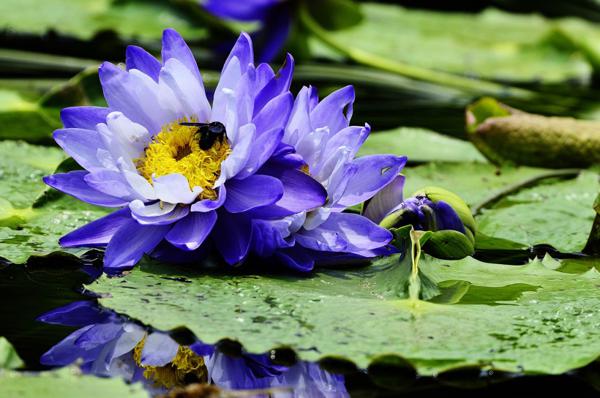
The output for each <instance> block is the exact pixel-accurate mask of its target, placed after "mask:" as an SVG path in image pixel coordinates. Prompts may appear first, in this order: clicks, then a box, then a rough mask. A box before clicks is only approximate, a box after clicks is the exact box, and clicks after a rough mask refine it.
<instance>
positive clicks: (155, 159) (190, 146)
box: [137, 121, 231, 199]
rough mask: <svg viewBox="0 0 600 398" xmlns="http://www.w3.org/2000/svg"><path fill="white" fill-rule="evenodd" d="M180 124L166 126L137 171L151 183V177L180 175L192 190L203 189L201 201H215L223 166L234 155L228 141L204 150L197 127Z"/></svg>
mask: <svg viewBox="0 0 600 398" xmlns="http://www.w3.org/2000/svg"><path fill="white" fill-rule="evenodd" d="M179 123H180V121H176V122H174V123H171V124H168V125H166V126H164V127H163V129H162V131H161V132H160V133H158V134H157V135H156V136H155V137H154V139H153V140H152V142H151V143H150V145H148V147H147V148H146V151H145V156H144V157H143V158H141V159H138V160H137V169H138V171H139V172H140V174H141V175H142V176H143V177H144V178H146V179H147V180H148V181H149V182H150V183H151V184H152V176H154V177H160V176H164V175H167V174H172V173H179V174H181V175H183V176H185V177H186V178H187V180H188V183H189V184H190V189H192V188H194V187H196V186H198V187H201V188H202V192H201V193H200V195H199V199H216V198H217V193H216V191H215V189H214V188H213V186H214V184H215V181H217V179H218V178H219V174H220V173H221V163H222V162H223V160H225V159H226V158H227V156H229V154H230V153H231V148H230V146H229V142H227V139H226V138H225V139H224V140H223V142H222V143H221V142H220V141H219V140H216V141H215V143H214V144H213V145H212V146H211V147H210V148H209V149H207V150H204V149H201V148H200V145H199V143H198V140H199V138H200V137H199V135H198V134H197V131H198V127H194V126H182V125H180V124H179Z"/></svg>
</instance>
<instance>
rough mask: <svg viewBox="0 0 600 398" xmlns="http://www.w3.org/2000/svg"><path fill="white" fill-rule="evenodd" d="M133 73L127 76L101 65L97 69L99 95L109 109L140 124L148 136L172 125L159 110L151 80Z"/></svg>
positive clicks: (165, 112) (169, 117)
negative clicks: (100, 90)
mask: <svg viewBox="0 0 600 398" xmlns="http://www.w3.org/2000/svg"><path fill="white" fill-rule="evenodd" d="M135 72H136V71H135V70H132V71H131V72H126V71H124V70H122V69H120V68H119V67H117V66H115V65H113V64H111V63H110V62H104V63H103V64H102V65H100V68H99V69H98V76H99V77H100V82H101V84H102V91H103V92H104V98H105V99H106V102H107V103H108V106H109V107H110V108H111V109H113V110H115V111H119V112H122V113H123V114H124V115H125V116H126V117H127V118H128V119H129V120H131V121H133V122H136V123H139V124H141V125H142V126H144V127H145V128H146V129H147V130H148V131H150V132H153V133H154V132H158V131H160V130H161V128H162V125H163V124H164V123H167V122H171V121H173V120H172V119H173V114H172V113H171V112H170V111H168V110H165V109H163V107H161V106H160V98H159V96H160V94H161V93H160V90H159V87H158V84H157V83H156V82H155V81H153V80H152V78H151V77H149V76H147V75H145V74H143V73H141V72H138V73H135Z"/></svg>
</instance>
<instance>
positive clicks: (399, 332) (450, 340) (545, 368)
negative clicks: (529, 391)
mask: <svg viewBox="0 0 600 398" xmlns="http://www.w3.org/2000/svg"><path fill="white" fill-rule="evenodd" d="M411 257H412V256H411V254H410V252H409V253H407V254H406V256H405V257H404V259H403V260H401V261H393V259H394V258H391V259H390V258H388V259H384V260H382V261H380V262H378V263H375V264H374V265H373V266H371V267H366V268H362V269H358V270H320V271H318V272H315V273H314V274H313V275H311V276H307V277H292V276H285V275H266V276H265V275H262V276H259V275H254V274H233V275H232V273H231V271H230V270H228V271H225V272H223V273H215V272H204V271H202V270H201V269H200V268H194V267H188V268H181V267H175V266H170V265H165V264H158V263H153V262H144V263H143V264H142V265H141V266H140V267H138V268H136V269H134V270H133V271H132V272H131V273H130V274H128V275H127V277H125V278H108V277H102V278H101V279H99V280H98V281H96V282H95V283H94V284H92V285H91V286H90V288H91V289H92V290H93V291H95V292H97V293H102V294H103V295H102V298H101V299H100V302H101V303H102V304H103V305H104V306H107V307H109V308H112V309H114V310H116V311H118V312H121V313H123V314H126V315H129V316H131V317H133V318H136V319H138V320H141V321H143V322H145V323H148V324H151V325H153V326H155V327H157V328H159V329H163V330H170V329H173V328H176V327H179V326H186V327H188V328H189V329H190V330H191V331H193V332H194V333H195V334H196V336H197V337H198V338H200V339H202V340H203V341H205V342H207V343H216V342H217V341H219V340H221V339H225V338H228V339H233V340H237V341H239V342H240V343H241V344H243V345H244V347H245V348H246V349H247V350H249V351H250V352H256V353H259V352H268V351H269V350H271V349H273V348H276V347H281V346H286V347H290V348H292V349H293V350H295V351H296V352H297V354H298V356H299V357H300V358H301V359H304V360H311V361H315V360H323V359H326V358H336V359H338V360H343V361H351V362H353V363H354V364H356V365H357V366H359V367H361V368H366V367H368V366H369V365H371V366H373V365H376V364H379V362H380V359H381V364H385V363H387V362H389V361H387V359H389V358H390V356H392V357H401V358H403V359H405V360H407V361H408V362H409V363H410V364H412V366H414V367H415V368H416V370H417V371H418V373H419V374H422V375H434V374H437V373H439V372H443V371H446V370H450V369H456V368H462V367H482V368H487V369H494V370H502V371H512V372H525V373H547V374H559V373H563V372H565V371H568V370H570V369H574V368H578V367H581V366H584V365H586V364H588V363H590V362H592V361H594V360H595V359H596V358H598V356H599V355H600V311H599V310H598V308H600V295H598V286H599V284H600V273H598V272H597V271H596V270H595V269H592V270H590V271H588V272H586V273H583V274H568V273H561V272H557V271H555V270H551V269H549V268H547V267H545V266H544V265H543V264H542V263H541V262H539V261H536V262H533V263H530V264H528V265H527V266H522V267H514V266H507V265H499V264H488V263H482V262H479V261H477V260H474V259H472V258H466V259H463V260H459V261H441V260H434V259H432V258H430V257H427V256H425V257H422V259H421V263H420V265H419V272H420V274H419V275H420V280H421V284H423V283H425V282H427V284H431V283H434V284H436V285H437V287H438V289H439V294H438V295H437V296H434V297H433V298H432V299H433V301H435V300H436V298H438V299H439V300H440V301H441V303H437V302H431V301H422V300H418V299H415V298H414V297H422V296H421V295H415V294H412V293H410V289H411V288H410V286H409V287H408V288H407V287H406V275H407V273H409V274H410V269H411V268H412V269H414V267H413V266H411ZM396 258H397V257H396ZM423 276H426V278H423ZM407 289H408V294H407ZM426 292H427V296H428V297H431V295H432V294H436V293H435V292H434V290H432V289H429V288H428V289H427V291H426ZM410 297H413V298H412V299H411V298H410ZM449 303H454V304H449Z"/></svg>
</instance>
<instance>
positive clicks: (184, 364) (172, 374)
mask: <svg viewBox="0 0 600 398" xmlns="http://www.w3.org/2000/svg"><path fill="white" fill-rule="evenodd" d="M145 344H146V338H145V337H144V338H143V339H142V341H140V342H139V343H138V344H137V345H136V346H135V348H134V349H133V360H134V361H135V363H136V364H137V365H138V366H139V367H141V368H144V377H145V378H146V379H148V380H152V381H153V382H154V384H155V385H156V386H159V387H165V388H169V389H170V388H173V387H179V386H183V385H186V384H189V383H191V382H194V383H206V382H207V381H208V371H207V369H206V365H205V364H204V359H202V357H201V356H198V355H197V354H196V353H195V352H194V351H192V350H191V349H189V348H188V347H184V346H179V349H178V350H177V355H175V358H173V360H172V361H171V362H169V363H168V364H166V365H165V366H145V365H142V363H141V362H142V350H143V349H144V345H145Z"/></svg>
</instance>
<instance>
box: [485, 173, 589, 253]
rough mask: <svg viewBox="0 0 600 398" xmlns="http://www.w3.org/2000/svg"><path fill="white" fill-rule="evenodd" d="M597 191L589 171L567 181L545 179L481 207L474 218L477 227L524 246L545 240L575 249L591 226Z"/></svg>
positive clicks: (576, 250) (557, 246)
mask: <svg viewBox="0 0 600 398" xmlns="http://www.w3.org/2000/svg"><path fill="white" fill-rule="evenodd" d="M599 190H600V183H599V181H598V174H596V173H593V172H587V173H583V174H581V175H580V176H579V177H578V178H576V179H573V180H568V181H560V182H557V181H550V180H548V181H546V183H544V182H542V183H540V184H539V185H536V186H534V187H531V188H526V189H523V190H521V191H518V192H515V193H514V194H513V195H509V196H506V197H504V198H503V199H501V200H500V201H499V202H497V203H496V204H495V205H494V206H492V207H491V208H489V209H484V210H483V211H482V213H481V215H480V216H479V217H477V221H478V223H479V230H480V231H481V232H483V233H485V234H487V235H492V236H497V237H500V238H506V239H512V240H516V241H518V242H522V243H525V244H528V245H534V244H538V243H546V244H550V245H552V246H554V247H555V248H557V249H559V250H561V251H564V252H579V251H581V250H582V249H583V247H584V246H585V244H586V241H587V239H588V235H589V233H590V230H591V229H592V224H593V221H594V217H595V214H596V213H595V211H594V209H593V208H592V205H593V203H594V199H595V198H596V195H597V192H598V191H599Z"/></svg>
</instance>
